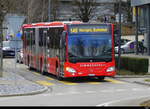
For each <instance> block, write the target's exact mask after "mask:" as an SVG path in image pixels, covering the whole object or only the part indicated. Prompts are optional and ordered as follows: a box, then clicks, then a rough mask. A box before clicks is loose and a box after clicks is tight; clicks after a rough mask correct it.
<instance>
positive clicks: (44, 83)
mask: <svg viewBox="0 0 150 109" xmlns="http://www.w3.org/2000/svg"><path fill="white" fill-rule="evenodd" d="M36 83H38V84H41V85H44V86H53V85H54V84H53V83H50V82H47V81H36Z"/></svg>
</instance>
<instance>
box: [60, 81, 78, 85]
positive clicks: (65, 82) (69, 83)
mask: <svg viewBox="0 0 150 109" xmlns="http://www.w3.org/2000/svg"><path fill="white" fill-rule="evenodd" d="M59 82H60V83H62V84H65V85H70V86H71V85H78V84H77V83H72V82H67V81H59Z"/></svg>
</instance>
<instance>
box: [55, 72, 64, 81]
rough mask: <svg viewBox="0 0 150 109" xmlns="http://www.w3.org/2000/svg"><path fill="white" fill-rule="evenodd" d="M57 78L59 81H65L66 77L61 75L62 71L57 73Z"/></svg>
mask: <svg viewBox="0 0 150 109" xmlns="http://www.w3.org/2000/svg"><path fill="white" fill-rule="evenodd" d="M57 79H58V80H59V81H63V80H64V78H63V77H61V76H60V73H59V74H58V75H57Z"/></svg>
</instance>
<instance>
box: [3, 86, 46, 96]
mask: <svg viewBox="0 0 150 109" xmlns="http://www.w3.org/2000/svg"><path fill="white" fill-rule="evenodd" d="M46 91H48V87H44V88H43V89H41V90H37V91H31V92H29V93H22V94H21V93H20V94H8V95H0V97H14V96H16V97H17V96H30V95H37V94H41V93H44V92H46Z"/></svg>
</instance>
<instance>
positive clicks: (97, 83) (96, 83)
mask: <svg viewBox="0 0 150 109" xmlns="http://www.w3.org/2000/svg"><path fill="white" fill-rule="evenodd" d="M87 83H88V84H92V85H99V84H101V83H100V82H87Z"/></svg>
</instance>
